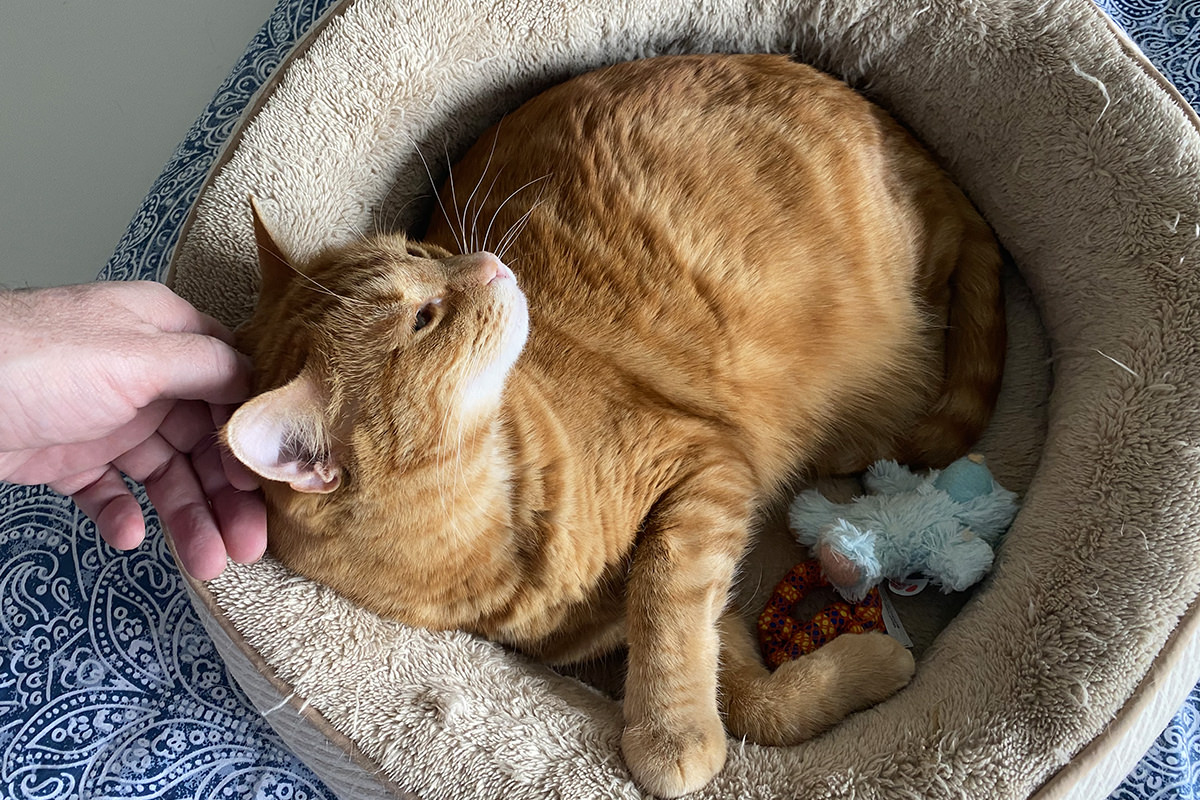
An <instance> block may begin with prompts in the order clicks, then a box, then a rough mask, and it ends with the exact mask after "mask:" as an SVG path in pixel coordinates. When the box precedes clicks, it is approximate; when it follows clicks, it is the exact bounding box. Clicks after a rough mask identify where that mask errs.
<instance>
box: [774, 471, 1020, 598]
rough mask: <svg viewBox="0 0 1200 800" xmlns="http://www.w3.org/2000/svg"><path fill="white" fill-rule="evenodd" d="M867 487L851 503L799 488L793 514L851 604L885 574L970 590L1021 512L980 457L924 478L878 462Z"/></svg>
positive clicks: (802, 536)
mask: <svg viewBox="0 0 1200 800" xmlns="http://www.w3.org/2000/svg"><path fill="white" fill-rule="evenodd" d="M863 484H864V485H865V486H866V488H867V490H868V492H870V494H867V495H864V496H862V497H856V498H855V499H854V501H853V502H851V503H847V504H840V503H834V502H832V501H830V500H828V499H827V498H825V497H824V496H823V495H821V494H820V493H819V492H817V491H815V490H811V489H810V490H808V491H805V492H801V493H800V495H799V496H797V497H796V499H795V501H793V503H792V508H791V511H790V514H789V519H790V522H791V528H792V531H793V533H795V534H796V537H797V538H798V539H799V540H800V543H801V544H804V545H807V546H808V547H809V549H810V550H811V551H812V552H813V554H814V555H815V556H816V557H817V558H818V559H819V560H820V562H821V567H822V571H823V572H824V574H825V577H826V578H827V579H828V580H829V582H830V583H831V584H833V585H834V586H835V587H836V588H837V589H838V591H839V592H840V593H841V594H842V596H843V597H845V598H846V599H847V600H850V601H851V602H858V601H860V600H862V599H863V598H864V597H865V596H866V595H867V592H868V591H870V589H871V587H873V586H874V585H875V584H877V583H878V582H879V581H880V580H882V579H883V578H890V579H892V580H896V581H902V580H904V579H906V578H909V577H910V576H915V575H917V574H918V573H920V574H923V575H925V576H926V577H928V578H929V579H930V580H931V581H932V582H934V583H937V584H940V585H941V586H942V590H943V591H945V592H950V591H961V590H962V589H966V588H967V587H968V586H971V585H972V584H974V583H975V582H977V581H979V580H980V579H981V578H982V577H983V576H984V574H985V573H986V572H987V571H988V570H989V569H990V568H991V566H992V548H993V547H994V546H995V545H996V543H997V541H998V540H999V538H1000V536H1001V534H1003V533H1004V531H1005V530H1007V528H1008V526H1009V525H1010V524H1011V523H1012V520H1013V517H1014V516H1015V515H1016V513H1017V496H1016V495H1015V494H1014V493H1012V492H1010V491H1009V490H1007V489H1005V488H1004V487H1002V486H1000V485H999V484H998V483H996V481H995V479H993V478H992V473H991V471H990V470H988V468H987V466H986V465H985V464H984V463H983V457H982V456H979V455H970V456H965V457H963V458H960V459H959V460H958V461H955V462H954V463H952V464H950V466H948V467H946V469H944V470H941V471H938V470H933V471H931V472H930V473H929V474H928V475H924V476H923V475H917V474H915V473H913V472H911V471H910V470H908V469H907V468H905V467H902V466H900V465H899V464H897V463H896V462H895V461H878V462H876V463H875V464H873V465H872V466H871V468H870V469H869V470H868V471H867V473H866V475H865V476H864V477H863Z"/></svg>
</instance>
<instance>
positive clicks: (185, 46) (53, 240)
mask: <svg viewBox="0 0 1200 800" xmlns="http://www.w3.org/2000/svg"><path fill="white" fill-rule="evenodd" d="M274 6H275V2H274V0H0V20H2V23H0V285H3V286H7V287H11V288H15V287H20V286H50V285H57V284H64V283H78V282H81V281H86V280H91V279H92V278H94V277H95V275H96V273H97V272H98V271H99V270H100V269H101V268H102V267H103V266H104V264H105V262H106V261H107V260H108V257H109V256H110V255H111V254H112V250H113V248H114V247H115V246H116V244H117V241H118V240H119V239H120V237H121V234H122V233H123V232H124V230H125V226H126V225H127V224H128V222H129V220H130V219H131V218H132V217H133V214H134V212H135V211H136V210H137V208H138V205H139V204H140V202H141V200H142V197H143V196H144V195H145V194H146V192H147V191H148V190H149V189H150V185H151V183H153V181H154V179H155V178H156V177H157V176H158V173H159V170H160V169H161V168H162V167H163V165H164V164H165V163H166V162H167V159H168V158H170V156H171V153H172V151H173V150H174V149H175V145H176V144H178V142H179V141H180V140H181V139H182V138H183V136H184V134H185V133H186V132H187V130H188V128H189V127H190V126H191V124H192V122H193V121H194V120H195V118H196V117H197V116H198V115H199V114H200V112H201V111H202V110H203V109H204V107H205V105H206V104H207V103H208V101H209V99H210V98H211V97H212V95H213V93H214V92H215V91H216V89H217V88H218V87H219V86H220V84H221V82H222V81H223V80H224V79H225V77H226V75H228V74H229V71H230V70H231V69H232V68H233V65H234V64H235V63H236V62H237V59H238V57H239V56H240V55H241V53H242V51H243V50H244V49H245V47H246V44H247V43H248V42H249V41H250V39H251V38H252V37H253V36H254V34H255V33H256V32H257V31H258V29H259V27H260V26H261V25H262V23H263V22H264V21H265V20H266V19H267V17H268V16H269V15H270V13H271V10H272V9H273V8H274Z"/></svg>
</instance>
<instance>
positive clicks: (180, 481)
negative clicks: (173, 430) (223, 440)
mask: <svg viewBox="0 0 1200 800" xmlns="http://www.w3.org/2000/svg"><path fill="white" fill-rule="evenodd" d="M114 463H115V465H116V466H117V467H119V468H120V469H121V470H122V471H123V472H124V473H125V474H127V475H129V477H131V478H133V479H134V480H140V481H142V482H143V483H144V484H145V486H146V494H147V496H149V498H150V502H152V503H154V507H155V508H156V509H157V510H158V516H159V518H160V519H161V520H162V522H163V525H164V526H165V527H166V528H167V530H168V531H170V534H171V538H172V540H173V541H174V543H175V552H176V553H177V554H178V556H179V561H180V566H181V567H183V569H185V570H187V572H188V574H190V575H192V576H193V577H195V578H197V579H199V580H210V579H212V578H215V577H216V576H217V575H219V574H221V570H223V569H224V568H225V544H224V541H223V540H222V538H221V533H220V530H219V528H218V526H217V520H216V518H215V517H214V516H213V510H212V508H211V506H210V505H209V502H208V496H207V495H206V494H205V493H204V490H203V488H202V487H201V485H200V481H199V479H198V478H197V477H196V473H195V471H194V470H193V469H192V464H191V461H190V460H189V459H188V458H187V457H186V456H185V455H183V454H182V453H180V452H179V451H178V450H176V449H175V448H174V447H172V446H171V445H170V444H169V443H168V442H167V441H166V440H165V439H164V438H162V436H159V435H158V434H155V435H153V436H151V437H150V438H148V439H147V440H146V441H145V442H142V443H141V444H140V445H138V446H137V447H136V448H134V449H133V450H130V451H129V452H128V453H125V454H124V455H122V456H121V457H120V458H119V459H117V461H116V462H114Z"/></svg>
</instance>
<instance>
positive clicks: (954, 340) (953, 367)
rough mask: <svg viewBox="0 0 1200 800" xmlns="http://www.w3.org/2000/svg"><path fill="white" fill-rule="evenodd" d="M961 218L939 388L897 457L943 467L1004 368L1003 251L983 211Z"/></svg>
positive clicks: (992, 395) (964, 444) (981, 417)
mask: <svg viewBox="0 0 1200 800" xmlns="http://www.w3.org/2000/svg"><path fill="white" fill-rule="evenodd" d="M963 223H964V229H963V236H962V240H961V244H960V246H959V252H958V261H957V262H956V264H955V266H954V270H953V272H952V273H951V276H950V280H949V284H950V299H949V303H948V315H947V320H946V322H947V328H946V339H945V347H946V350H945V360H944V372H943V378H942V386H941V391H940V392H939V394H938V397H937V399H936V400H935V401H934V404H933V407H932V408H931V409H930V410H929V412H928V413H927V414H926V415H925V416H924V417H922V418H921V419H919V420H918V422H917V425H916V427H915V428H914V430H913V432H912V434H911V435H910V436H909V438H908V440H907V442H906V443H905V446H904V447H903V452H904V458H903V459H902V460H904V461H907V462H909V463H911V464H914V465H919V466H929V467H943V466H945V465H947V464H949V463H950V462H951V461H953V460H954V459H956V458H958V457H960V456H962V455H965V454H966V453H967V452H968V451H969V450H970V448H971V447H972V445H974V443H975V442H976V441H977V440H978V439H979V437H980V436H981V435H982V434H983V430H984V428H985V427H987V423H988V420H989V419H991V416H992V411H993V410H994V409H995V407H996V397H997V396H998V395H999V393H1000V378H1001V375H1002V374H1003V372H1004V354H1005V347H1006V332H1005V319H1004V292H1003V288H1002V287H1001V285H1000V270H1001V267H1002V265H1003V257H1002V255H1001V252H1000V248H999V245H998V244H997V243H996V239H995V237H994V236H993V234H992V231H991V229H990V228H989V227H988V225H987V223H986V222H984V221H983V218H982V217H980V216H979V215H978V214H976V213H973V210H972V213H970V214H967V215H964V218H963Z"/></svg>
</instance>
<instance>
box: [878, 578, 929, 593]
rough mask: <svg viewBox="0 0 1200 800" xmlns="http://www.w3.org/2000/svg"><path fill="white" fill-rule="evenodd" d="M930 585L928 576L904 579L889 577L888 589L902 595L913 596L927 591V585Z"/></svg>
mask: <svg viewBox="0 0 1200 800" xmlns="http://www.w3.org/2000/svg"><path fill="white" fill-rule="evenodd" d="M928 585H929V579H928V578H905V579H904V580H902V581H896V580H891V579H890V578H889V579H888V589H890V590H891V591H892V594H898V595H900V596H901V597H912V596H913V595H914V594H920V593H921V592H923V591H925V587H926V586H928Z"/></svg>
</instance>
